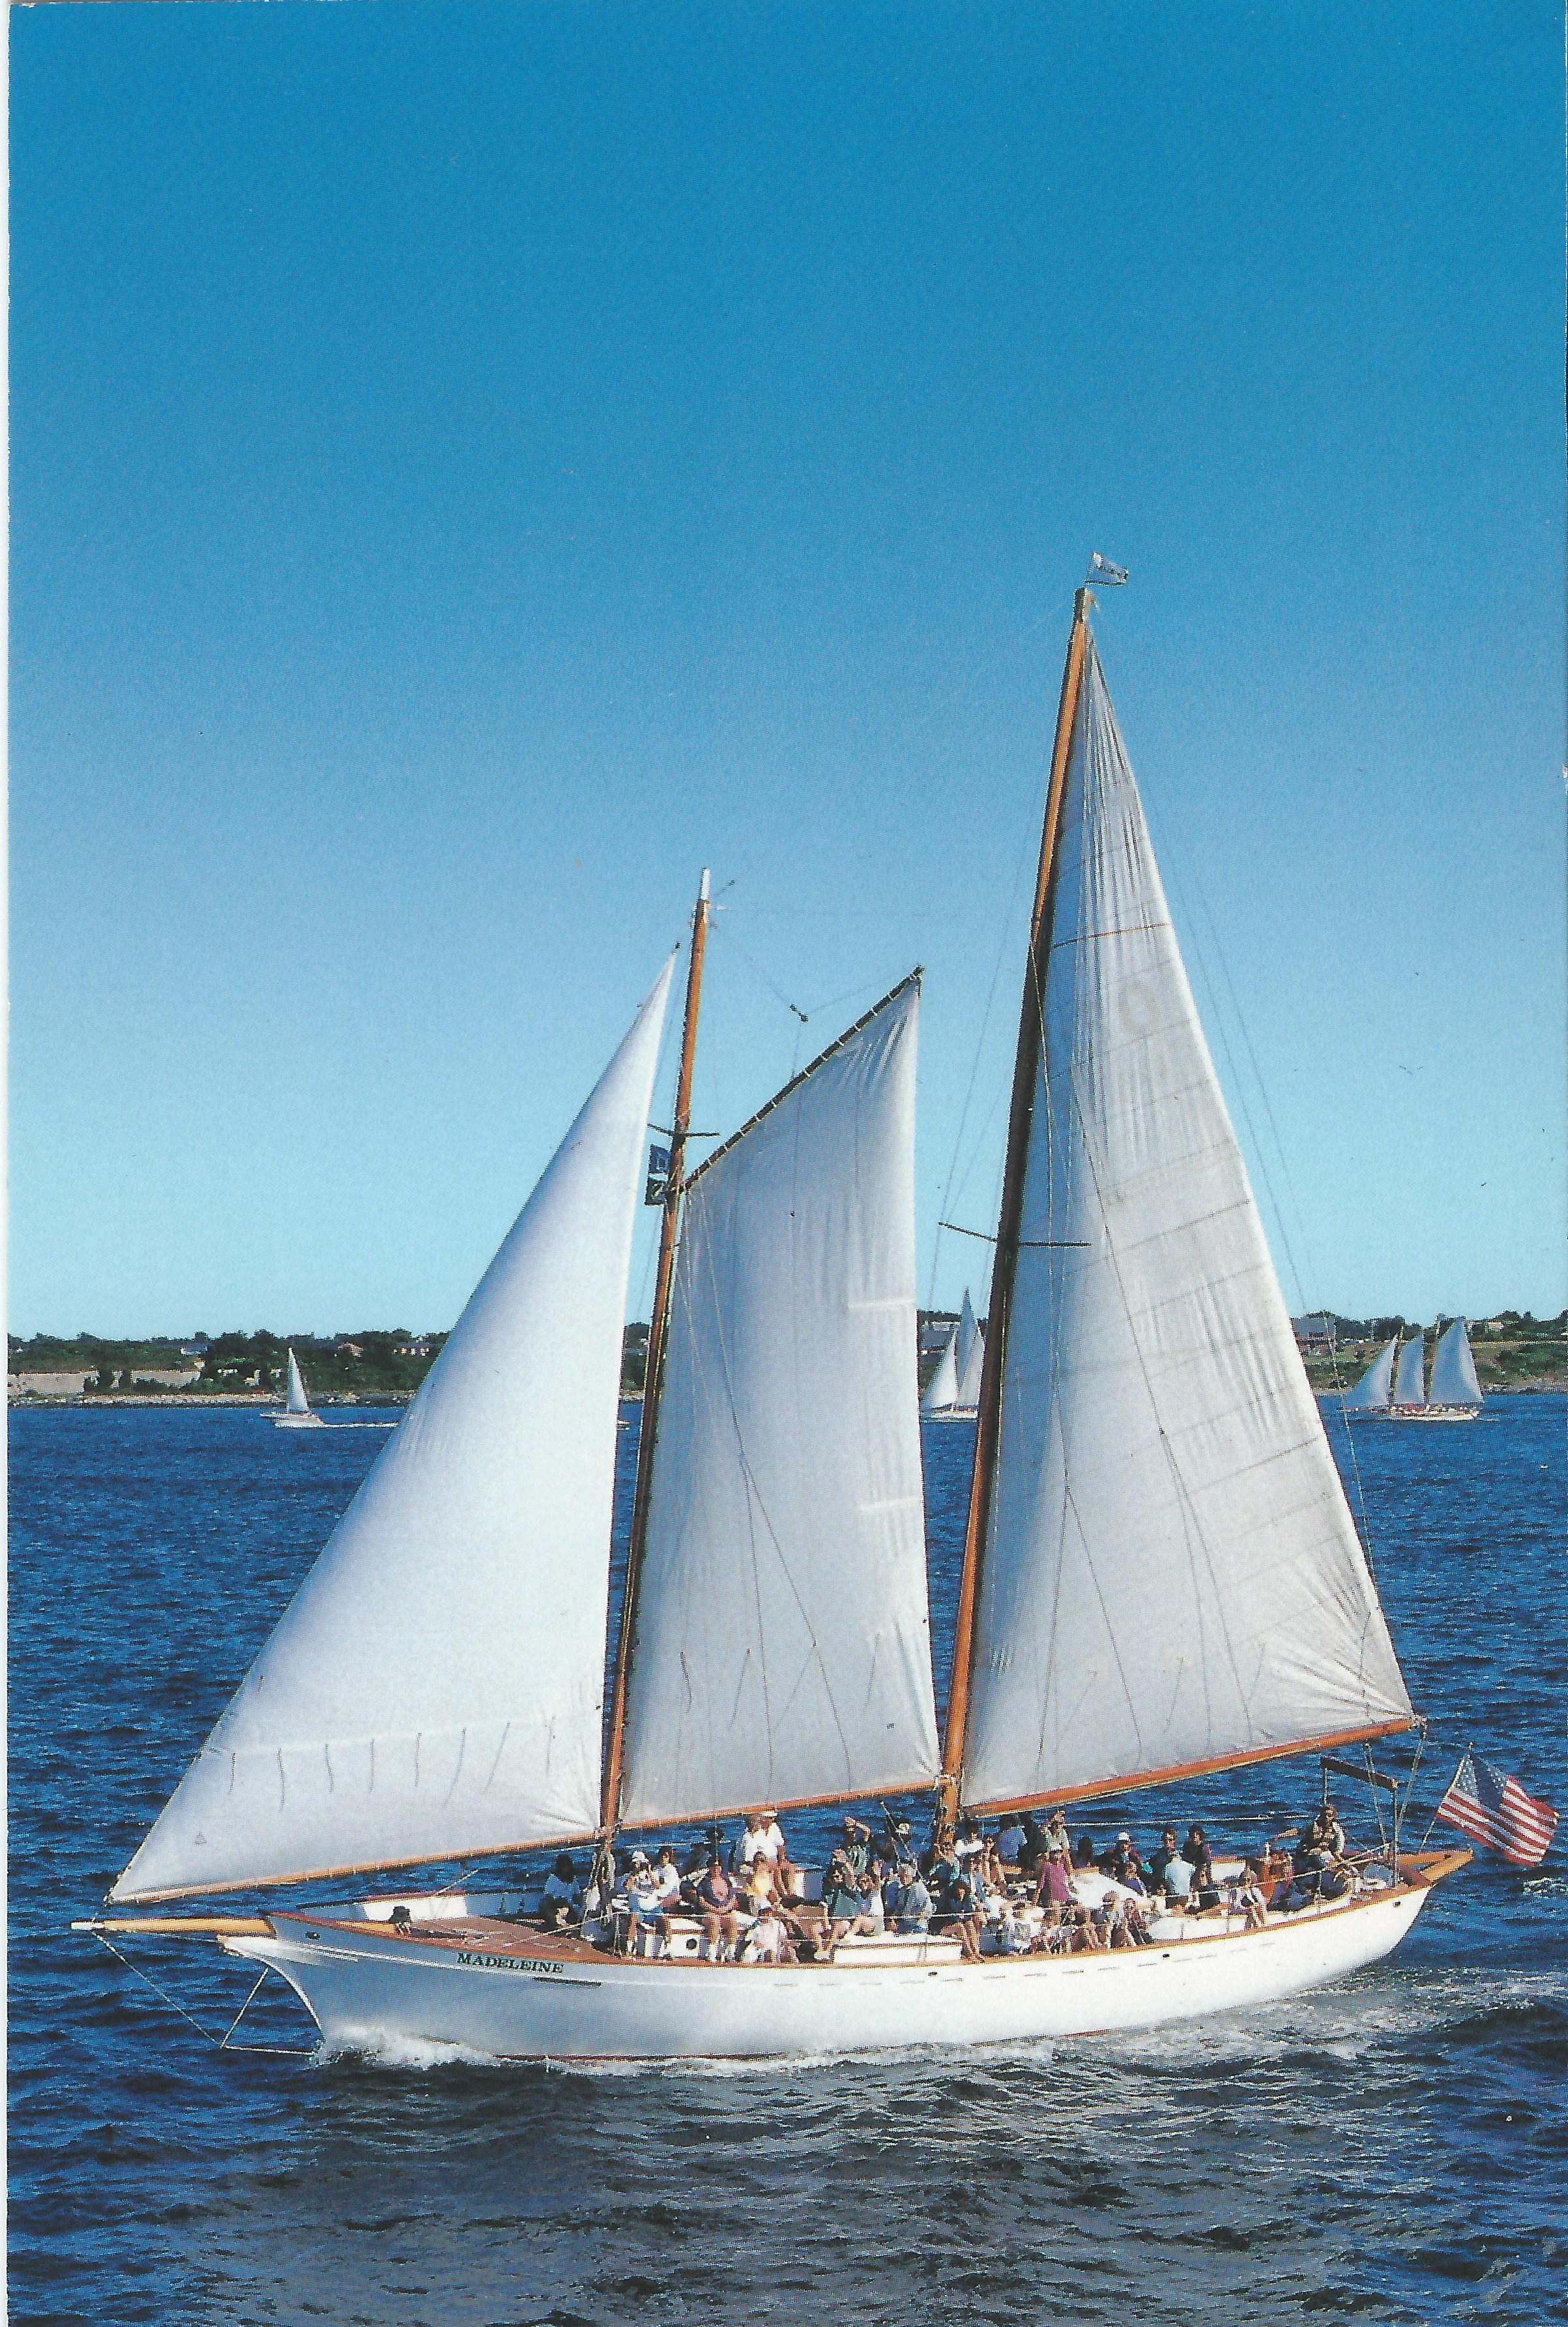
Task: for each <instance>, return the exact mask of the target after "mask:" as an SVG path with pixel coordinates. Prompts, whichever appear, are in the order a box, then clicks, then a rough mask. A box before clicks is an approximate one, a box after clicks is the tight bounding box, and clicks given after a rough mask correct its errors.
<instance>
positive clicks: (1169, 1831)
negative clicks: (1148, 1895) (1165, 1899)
mask: <svg viewBox="0 0 1568 2327" xmlns="http://www.w3.org/2000/svg"><path fill="white" fill-rule="evenodd" d="M1180 1857H1181V1846H1180V1845H1179V1844H1178V1842H1177V1840H1176V1829H1175V1827H1173V1826H1168V1827H1163V1828H1162V1831H1161V1835H1160V1847H1159V1849H1158V1850H1157V1851H1156V1852H1155V1853H1154V1855H1153V1858H1152V1859H1151V1860H1150V1861H1149V1888H1150V1890H1151V1891H1153V1892H1159V1891H1162V1890H1163V1889H1164V1887H1165V1869H1166V1867H1167V1866H1168V1865H1169V1864H1170V1863H1171V1860H1172V1859H1173V1858H1180Z"/></svg>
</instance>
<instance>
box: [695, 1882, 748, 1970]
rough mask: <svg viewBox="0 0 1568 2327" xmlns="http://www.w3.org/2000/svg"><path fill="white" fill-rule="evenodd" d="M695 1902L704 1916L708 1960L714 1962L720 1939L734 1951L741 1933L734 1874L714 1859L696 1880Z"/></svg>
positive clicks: (737, 1893)
mask: <svg viewBox="0 0 1568 2327" xmlns="http://www.w3.org/2000/svg"><path fill="white" fill-rule="evenodd" d="M740 1903H741V1894H740V1892H738V1891H737V1890H736V1888H735V1883H734V1877H733V1875H731V1874H727V1873H726V1872H725V1870H724V1868H723V1867H722V1866H721V1865H719V1864H718V1863H717V1861H716V1860H714V1863H713V1864H711V1865H710V1866H709V1867H708V1870H707V1872H706V1873H705V1874H704V1875H703V1876H702V1877H701V1879H700V1880H699V1882H698V1883H697V1884H696V1888H695V1905H696V1910H697V1912H698V1914H699V1915H701V1917H702V1919H703V1937H704V1938H705V1939H706V1940H707V1943H708V1961H709V1962H710V1963H716V1962H717V1961H718V1960H719V1946H720V1942H721V1940H722V1941H723V1945H724V1946H726V1947H727V1948H729V1949H732V1951H733V1949H735V1947H736V1946H737V1945H738V1944H739V1941H740V1937H741V1916H740Z"/></svg>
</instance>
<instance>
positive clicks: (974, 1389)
mask: <svg viewBox="0 0 1568 2327" xmlns="http://www.w3.org/2000/svg"><path fill="white" fill-rule="evenodd" d="M957 1354H958V1397H957V1404H958V1405H959V1406H962V1407H963V1408H964V1409H965V1410H966V1412H968V1413H973V1411H974V1409H975V1406H978V1405H979V1403H980V1377H981V1375H982V1373H983V1372H984V1371H985V1334H984V1333H983V1332H981V1330H980V1327H979V1325H978V1323H977V1322H976V1321H975V1311H974V1309H973V1307H972V1306H971V1304H970V1300H969V1290H968V1287H967V1285H966V1287H965V1288H964V1307H963V1310H962V1312H961V1313H960V1315H959V1318H958V1353H957Z"/></svg>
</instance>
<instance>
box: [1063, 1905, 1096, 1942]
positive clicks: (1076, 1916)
mask: <svg viewBox="0 0 1568 2327" xmlns="http://www.w3.org/2000/svg"><path fill="white" fill-rule="evenodd" d="M1062 1920H1063V1921H1064V1923H1065V1925H1066V1927H1067V1930H1068V1933H1069V1946H1070V1947H1071V1949H1072V1952H1073V1953H1074V1954H1075V1955H1099V1954H1102V1953H1103V1952H1104V1950H1105V1948H1106V1931H1105V1926H1104V1924H1103V1923H1097V1921H1096V1920H1095V1918H1094V1916H1093V1915H1092V1914H1091V1913H1090V1912H1089V1910H1088V1909H1087V1907H1086V1906H1085V1905H1084V1904H1083V1903H1082V1902H1081V1901H1075V1902H1074V1903H1073V1905H1072V1906H1070V1907H1069V1909H1068V1911H1067V1913H1066V1915H1065V1916H1064V1917H1063V1919H1062Z"/></svg>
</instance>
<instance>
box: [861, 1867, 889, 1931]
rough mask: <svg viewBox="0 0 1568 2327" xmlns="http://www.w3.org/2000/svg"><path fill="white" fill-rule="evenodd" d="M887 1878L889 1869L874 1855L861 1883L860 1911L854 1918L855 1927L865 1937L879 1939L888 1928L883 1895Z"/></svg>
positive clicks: (885, 1903)
mask: <svg viewBox="0 0 1568 2327" xmlns="http://www.w3.org/2000/svg"><path fill="white" fill-rule="evenodd" d="M887 1878H888V1869H887V1868H886V1866H884V1865H883V1864H882V1860H881V1859H880V1858H878V1857H875V1856H873V1859H872V1862H871V1865H870V1867H869V1869H868V1870H867V1873H866V1877H865V1880H864V1882H863V1883H862V1884H861V1885H860V1913H859V1914H858V1915H857V1916H856V1917H855V1920H854V1928H855V1930H857V1931H858V1932H859V1933H860V1934H861V1936H862V1937H863V1939H879V1938H880V1937H881V1935H882V1932H883V1931H884V1930H886V1929H887V1902H886V1901H885V1900H884V1899H883V1897H882V1885H883V1884H884V1883H886V1881H887Z"/></svg>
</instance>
